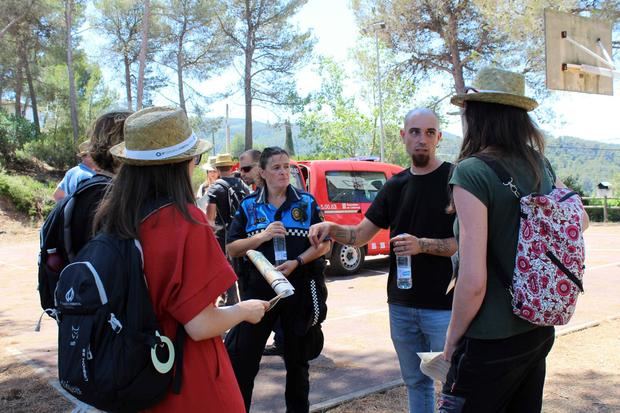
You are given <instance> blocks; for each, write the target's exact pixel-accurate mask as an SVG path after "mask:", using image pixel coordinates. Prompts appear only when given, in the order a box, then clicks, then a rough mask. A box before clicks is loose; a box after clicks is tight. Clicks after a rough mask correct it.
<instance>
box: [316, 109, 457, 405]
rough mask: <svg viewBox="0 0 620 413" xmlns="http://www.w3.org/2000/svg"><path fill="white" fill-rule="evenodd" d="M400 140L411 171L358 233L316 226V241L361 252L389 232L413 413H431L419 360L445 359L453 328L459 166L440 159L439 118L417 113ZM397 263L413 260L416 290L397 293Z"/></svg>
mask: <svg viewBox="0 0 620 413" xmlns="http://www.w3.org/2000/svg"><path fill="white" fill-rule="evenodd" d="M400 136H401V138H402V140H403V144H404V145H405V150H406V151H407V154H408V155H409V157H410V158H411V167H409V168H407V169H405V170H403V171H402V172H400V173H399V174H397V175H394V176H393V177H391V178H390V179H389V180H388V181H387V182H386V183H385V185H383V187H382V188H381V189H380V191H379V193H378V194H377V197H376V198H375V199H374V201H373V202H372V204H371V205H370V208H369V209H368V211H366V216H365V217H364V219H363V220H362V221H361V222H360V223H359V224H358V225H356V226H344V225H339V224H336V223H333V222H327V221H326V222H323V223H320V224H317V225H313V226H312V227H311V228H310V233H309V237H310V240H311V241H312V243H313V244H315V243H316V242H320V241H321V240H323V239H325V238H326V237H327V236H329V237H331V238H332V239H333V240H335V241H337V242H340V243H342V244H348V245H357V246H362V245H365V244H367V243H368V241H370V240H371V239H372V237H374V236H375V234H377V232H379V230H380V229H381V228H389V229H390V237H391V239H390V242H391V248H390V271H389V276H388V280H387V294H388V306H389V315H390V335H391V338H392V343H393V344H394V349H395V350H396V354H397V355H398V361H399V364H400V372H401V375H402V376H403V381H404V382H405V385H406V386H407V395H408V398H409V412H410V413H432V412H433V411H434V408H435V390H434V386H433V381H432V380H431V379H430V378H428V377H427V376H426V375H425V374H423V373H422V371H421V370H420V358H419V356H418V354H417V353H418V352H430V351H441V349H443V346H444V343H445V339H446V329H447V328H448V322H449V321H450V309H451V307H452V294H451V293H450V294H446V289H447V287H448V285H449V283H450V278H451V276H452V263H451V260H450V256H451V255H453V254H454V253H455V252H456V240H455V239H454V235H453V232H452V225H453V223H454V214H449V213H446V207H447V206H448V203H449V200H450V199H449V196H448V177H449V174H450V170H451V167H452V164H451V163H449V162H444V161H442V160H441V159H439V158H437V157H436V155H435V153H436V148H437V146H438V145H439V141H440V140H441V131H440V129H439V120H438V119H437V115H436V114H435V113H434V112H433V111H432V110H430V109H426V108H418V109H413V110H410V111H409V112H408V113H407V114H406V115H405V119H404V125H403V129H401V131H400ZM396 256H411V287H410V288H399V286H398V283H397V266H396Z"/></svg>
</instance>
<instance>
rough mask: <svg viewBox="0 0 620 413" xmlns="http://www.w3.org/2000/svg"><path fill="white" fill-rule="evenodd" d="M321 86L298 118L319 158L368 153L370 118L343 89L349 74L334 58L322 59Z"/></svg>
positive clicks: (370, 128) (302, 130)
mask: <svg viewBox="0 0 620 413" xmlns="http://www.w3.org/2000/svg"><path fill="white" fill-rule="evenodd" d="M318 73H319V75H320V76H321V78H322V84H321V89H320V90H319V92H318V93H317V94H316V95H314V96H313V99H312V103H311V104H310V105H309V107H308V108H307V109H306V111H305V112H304V113H303V114H302V116H301V118H300V119H299V128H300V133H299V136H300V137H301V138H302V139H307V140H309V141H310V142H311V143H312V144H313V145H314V151H313V152H314V154H315V155H316V156H317V158H322V159H338V158H342V157H352V156H357V155H365V154H368V153H369V148H370V132H371V131H372V130H373V125H372V121H371V119H370V118H369V117H368V116H366V115H365V114H363V113H361V112H360V110H359V109H358V107H357V105H356V102H355V98H353V97H350V96H347V95H346V94H345V92H344V89H345V86H344V85H345V81H346V80H347V74H346V73H345V72H344V70H343V69H342V66H341V65H339V64H338V63H337V62H335V61H334V60H332V59H329V58H324V59H321V60H320V61H319V67H318Z"/></svg>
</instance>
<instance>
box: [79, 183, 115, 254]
mask: <svg viewBox="0 0 620 413" xmlns="http://www.w3.org/2000/svg"><path fill="white" fill-rule="evenodd" d="M95 176H99V177H103V175H95ZM106 178H108V181H111V180H112V178H109V177H106ZM91 179H92V178H91ZM107 188H108V185H94V186H92V187H90V188H88V189H85V190H84V191H83V192H81V193H80V194H79V195H78V196H77V197H76V198H75V207H74V208H73V216H72V217H71V245H72V246H73V250H74V251H75V253H76V254H77V253H78V251H80V250H81V249H82V247H83V246H84V244H86V243H87V242H88V241H89V240H90V239H91V238H92V237H93V220H94V218H95V212H96V211H97V207H98V206H99V203H100V202H101V199H103V195H104V194H105V191H106V190H107Z"/></svg>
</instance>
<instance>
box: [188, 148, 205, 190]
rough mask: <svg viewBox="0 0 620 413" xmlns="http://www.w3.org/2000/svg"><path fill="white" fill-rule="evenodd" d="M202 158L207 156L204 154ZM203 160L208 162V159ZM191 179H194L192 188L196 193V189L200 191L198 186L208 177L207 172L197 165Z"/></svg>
mask: <svg viewBox="0 0 620 413" xmlns="http://www.w3.org/2000/svg"><path fill="white" fill-rule="evenodd" d="M202 159H205V156H203V157H202ZM203 162H206V159H205V160H204V161H203ZM191 179H192V190H193V191H194V193H196V191H198V187H199V186H200V184H202V183H203V182H204V181H205V180H206V179H207V173H206V172H205V171H203V170H202V168H201V167H200V166H197V167H195V168H194V172H193V173H192V176H191Z"/></svg>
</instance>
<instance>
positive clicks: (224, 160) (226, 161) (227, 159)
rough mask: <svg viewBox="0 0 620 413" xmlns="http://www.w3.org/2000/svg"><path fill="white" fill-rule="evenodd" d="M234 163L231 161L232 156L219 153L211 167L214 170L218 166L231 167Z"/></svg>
mask: <svg viewBox="0 0 620 413" xmlns="http://www.w3.org/2000/svg"><path fill="white" fill-rule="evenodd" d="M234 164H235V161H233V158H232V155H231V154H229V153H220V154H218V155H217V157H216V158H215V162H213V166H215V167H216V168H217V167H218V166H233V165H234Z"/></svg>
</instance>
